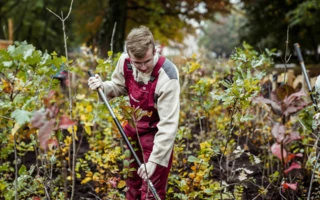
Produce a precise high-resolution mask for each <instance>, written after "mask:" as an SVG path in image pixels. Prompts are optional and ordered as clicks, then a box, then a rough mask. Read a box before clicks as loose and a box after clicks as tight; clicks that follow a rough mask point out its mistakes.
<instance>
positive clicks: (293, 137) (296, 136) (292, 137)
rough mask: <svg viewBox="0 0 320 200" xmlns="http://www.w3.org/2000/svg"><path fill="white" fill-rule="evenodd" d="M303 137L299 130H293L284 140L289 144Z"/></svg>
mask: <svg viewBox="0 0 320 200" xmlns="http://www.w3.org/2000/svg"><path fill="white" fill-rule="evenodd" d="M299 139H301V137H300V134H299V132H296V131H294V132H291V133H290V134H289V135H286V138H285V140H284V141H283V143H284V144H288V143H290V142H292V141H294V140H299Z"/></svg>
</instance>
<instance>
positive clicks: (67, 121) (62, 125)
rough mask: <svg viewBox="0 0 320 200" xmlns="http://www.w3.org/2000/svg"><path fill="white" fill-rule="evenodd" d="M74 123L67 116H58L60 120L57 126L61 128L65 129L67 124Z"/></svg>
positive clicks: (71, 124)
mask: <svg viewBox="0 0 320 200" xmlns="http://www.w3.org/2000/svg"><path fill="white" fill-rule="evenodd" d="M75 124H76V123H75V122H73V121H72V120H71V119H70V118H69V117H68V116H66V115H63V116H61V118H60V122H59V126H58V127H59V128H61V129H67V128H69V126H73V125H75Z"/></svg>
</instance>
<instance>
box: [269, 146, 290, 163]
mask: <svg viewBox="0 0 320 200" xmlns="http://www.w3.org/2000/svg"><path fill="white" fill-rule="evenodd" d="M271 152H272V153H273V155H275V156H277V157H278V158H279V159H280V160H282V155H281V145H280V144H278V143H274V144H273V145H272V146H271ZM282 154H283V158H286V157H287V151H286V150H285V149H284V148H283V150H282Z"/></svg>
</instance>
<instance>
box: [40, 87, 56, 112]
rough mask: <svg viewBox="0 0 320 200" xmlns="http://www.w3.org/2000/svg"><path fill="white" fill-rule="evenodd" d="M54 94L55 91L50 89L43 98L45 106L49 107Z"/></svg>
mask: <svg viewBox="0 0 320 200" xmlns="http://www.w3.org/2000/svg"><path fill="white" fill-rule="evenodd" d="M55 95H56V91H54V90H51V91H50V92H49V93H48V96H47V97H44V98H43V103H44V105H45V106H46V107H47V108H50V107H51V100H52V99H53V97H54V96H55Z"/></svg>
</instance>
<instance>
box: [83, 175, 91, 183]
mask: <svg viewBox="0 0 320 200" xmlns="http://www.w3.org/2000/svg"><path fill="white" fill-rule="evenodd" d="M91 180H92V179H91V178H90V177H86V178H85V179H83V180H82V181H81V184H86V183H88V182H89V181H91Z"/></svg>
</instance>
